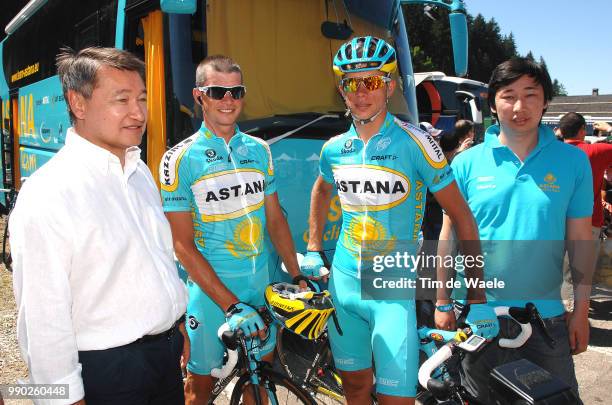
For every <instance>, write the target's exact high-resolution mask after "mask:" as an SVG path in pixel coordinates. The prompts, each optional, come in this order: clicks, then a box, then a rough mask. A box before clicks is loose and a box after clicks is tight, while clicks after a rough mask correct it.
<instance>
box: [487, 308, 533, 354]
mask: <svg viewBox="0 0 612 405" xmlns="http://www.w3.org/2000/svg"><path fill="white" fill-rule="evenodd" d="M510 309H511V307H495V315H497V317H500V316H506V317H508V318H510V319H512V320H514V321H515V322H516V323H517V324H519V325H520V326H521V333H519V334H518V336H517V337H515V338H514V339H507V338H500V339H499V345H500V346H501V347H505V348H508V349H516V348H518V347H521V346H523V345H524V344H525V342H527V340H528V339H529V337H530V336H531V332H532V329H531V324H530V323H529V322H527V323H521V322H519V321H518V320H517V319H516V318H515V317H513V316H512V315H511V314H510Z"/></svg>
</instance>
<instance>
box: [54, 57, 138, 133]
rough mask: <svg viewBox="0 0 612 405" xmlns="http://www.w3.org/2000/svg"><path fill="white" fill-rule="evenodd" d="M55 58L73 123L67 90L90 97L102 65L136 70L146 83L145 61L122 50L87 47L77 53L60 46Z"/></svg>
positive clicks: (73, 118)
mask: <svg viewBox="0 0 612 405" xmlns="http://www.w3.org/2000/svg"><path fill="white" fill-rule="evenodd" d="M55 61H56V63H55V64H56V66H57V74H58V75H59V79H60V82H61V83H62V90H63V92H64V100H65V101H66V105H67V106H68V113H69V114H70V122H72V123H74V121H75V119H76V117H75V116H74V114H73V113H72V111H71V110H70V104H69V102H68V91H69V90H71V91H74V92H76V93H78V94H80V95H82V96H83V97H85V98H86V99H89V98H90V97H91V94H92V93H93V89H94V88H95V86H96V82H97V73H98V70H99V69H100V68H101V67H102V66H109V67H112V68H115V69H119V70H127V71H133V72H137V73H138V74H139V75H140V77H141V78H142V81H143V82H146V81H145V64H144V62H143V61H141V60H140V59H138V57H136V56H135V55H133V54H131V53H130V52H128V51H124V50H122V49H117V48H100V47H90V48H85V49H82V50H80V51H78V52H76V51H75V50H73V49H71V48H67V47H66V48H62V49H60V53H59V54H58V55H57V57H56V58H55Z"/></svg>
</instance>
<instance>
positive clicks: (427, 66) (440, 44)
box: [402, 5, 566, 95]
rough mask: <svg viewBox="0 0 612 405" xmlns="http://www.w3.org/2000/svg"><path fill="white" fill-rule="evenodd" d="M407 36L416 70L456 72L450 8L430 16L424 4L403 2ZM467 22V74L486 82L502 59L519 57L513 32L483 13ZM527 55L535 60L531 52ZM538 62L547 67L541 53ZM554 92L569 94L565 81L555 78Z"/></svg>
mask: <svg viewBox="0 0 612 405" xmlns="http://www.w3.org/2000/svg"><path fill="white" fill-rule="evenodd" d="M402 7H403V11H404V19H405V20H406V28H407V30H408V39H409V40H410V46H411V48H412V52H411V53H412V57H413V61H412V62H413V67H414V71H415V72H428V71H432V70H433V71H442V72H444V73H446V74H447V75H450V76H453V75H454V74H455V68H454V62H453V49H452V44H451V35H450V25H449V22H448V14H449V12H448V11H447V10H442V9H440V8H438V9H436V11H437V14H438V17H437V19H436V20H432V19H430V18H429V17H428V16H426V15H425V13H424V12H423V6H422V5H403V6H402ZM467 21H468V38H469V39H468V41H469V43H468V74H467V77H469V78H470V79H474V80H479V81H481V82H485V83H487V82H488V81H489V77H490V76H491V72H493V69H494V68H495V67H496V66H497V65H499V64H500V63H501V62H503V61H505V60H508V59H510V58H512V57H513V56H520V55H519V54H518V52H517V49H516V42H515V40H514V35H513V34H512V33H510V34H509V35H502V34H501V30H500V27H499V25H498V24H497V21H495V19H494V18H492V19H490V20H488V21H487V20H486V19H485V18H484V17H483V16H482V15H481V14H478V15H476V16H475V17H474V16H472V15H469V14H468V16H467ZM525 57H527V58H530V59H532V60H534V61H535V60H536V58H535V56H534V55H533V53H532V52H531V51H529V52H528V53H527V55H525ZM538 62H539V63H541V64H543V65H544V66H546V62H545V61H544V58H543V57H542V56H540V60H539V61H538ZM553 85H554V86H555V87H554V88H555V95H563V94H566V91H565V88H564V87H563V84H562V83H560V82H559V81H558V80H557V79H555V80H554V82H553Z"/></svg>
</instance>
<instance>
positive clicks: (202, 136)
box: [159, 124, 276, 277]
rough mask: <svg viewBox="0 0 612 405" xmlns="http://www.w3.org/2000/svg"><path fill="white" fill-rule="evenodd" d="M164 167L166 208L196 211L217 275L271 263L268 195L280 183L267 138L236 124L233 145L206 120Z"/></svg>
mask: <svg viewBox="0 0 612 405" xmlns="http://www.w3.org/2000/svg"><path fill="white" fill-rule="evenodd" d="M159 172H160V173H159V178H160V181H161V193H162V200H163V205H164V211H166V212H179V211H190V212H191V214H192V217H193V225H194V242H195V244H196V246H197V248H198V250H199V251H200V252H201V253H202V255H203V256H204V257H205V258H206V260H208V262H209V263H210V264H211V265H212V267H213V269H214V270H215V271H216V273H217V274H219V275H220V276H223V277H232V276H234V277H238V276H244V275H246V274H250V273H255V272H256V271H258V270H263V269H265V268H266V265H267V260H268V252H267V251H266V249H265V243H264V232H265V227H266V217H265V208H264V198H265V196H266V195H269V194H273V193H274V192H275V191H276V186H275V184H274V167H273V163H272V154H271V153H270V148H269V147H268V145H267V144H266V143H265V142H264V141H263V140H261V139H258V138H255V137H252V136H249V135H247V134H244V133H242V132H240V130H238V128H236V133H235V134H234V136H233V137H232V138H231V139H230V141H229V144H228V143H226V142H225V140H224V139H223V138H221V137H218V136H216V135H215V134H213V133H212V131H210V130H209V129H208V128H206V127H205V126H204V124H203V125H202V127H201V128H200V130H199V131H198V132H196V133H195V134H194V135H192V136H190V137H189V138H187V139H185V140H184V141H182V142H181V143H179V144H177V145H176V146H174V147H173V148H172V149H170V150H168V151H167V152H166V153H165V154H164V157H163V158H162V161H161V163H160V169H159Z"/></svg>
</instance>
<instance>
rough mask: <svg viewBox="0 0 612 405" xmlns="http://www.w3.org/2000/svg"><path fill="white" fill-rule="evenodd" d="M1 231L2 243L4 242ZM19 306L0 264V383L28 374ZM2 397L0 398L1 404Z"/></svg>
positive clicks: (23, 401)
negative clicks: (22, 350) (19, 336)
mask: <svg viewBox="0 0 612 405" xmlns="http://www.w3.org/2000/svg"><path fill="white" fill-rule="evenodd" d="M0 230H2V231H3V230H4V217H2V220H1V221H0ZM2 235H3V233H1V232H0V245H1V243H2ZM16 323H17V308H16V307H15V297H14V296H13V277H12V275H11V273H9V272H8V271H7V270H6V268H5V267H4V264H0V384H14V383H16V382H17V380H21V379H25V378H27V376H28V369H27V367H26V365H25V363H24V362H23V360H22V358H21V353H20V352H19V347H18V346H17V333H16V331H15V326H16ZM1 403H2V399H1V398H0V404H1ZM5 403H6V404H7V405H8V404H31V403H32V402H30V401H25V400H5Z"/></svg>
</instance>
